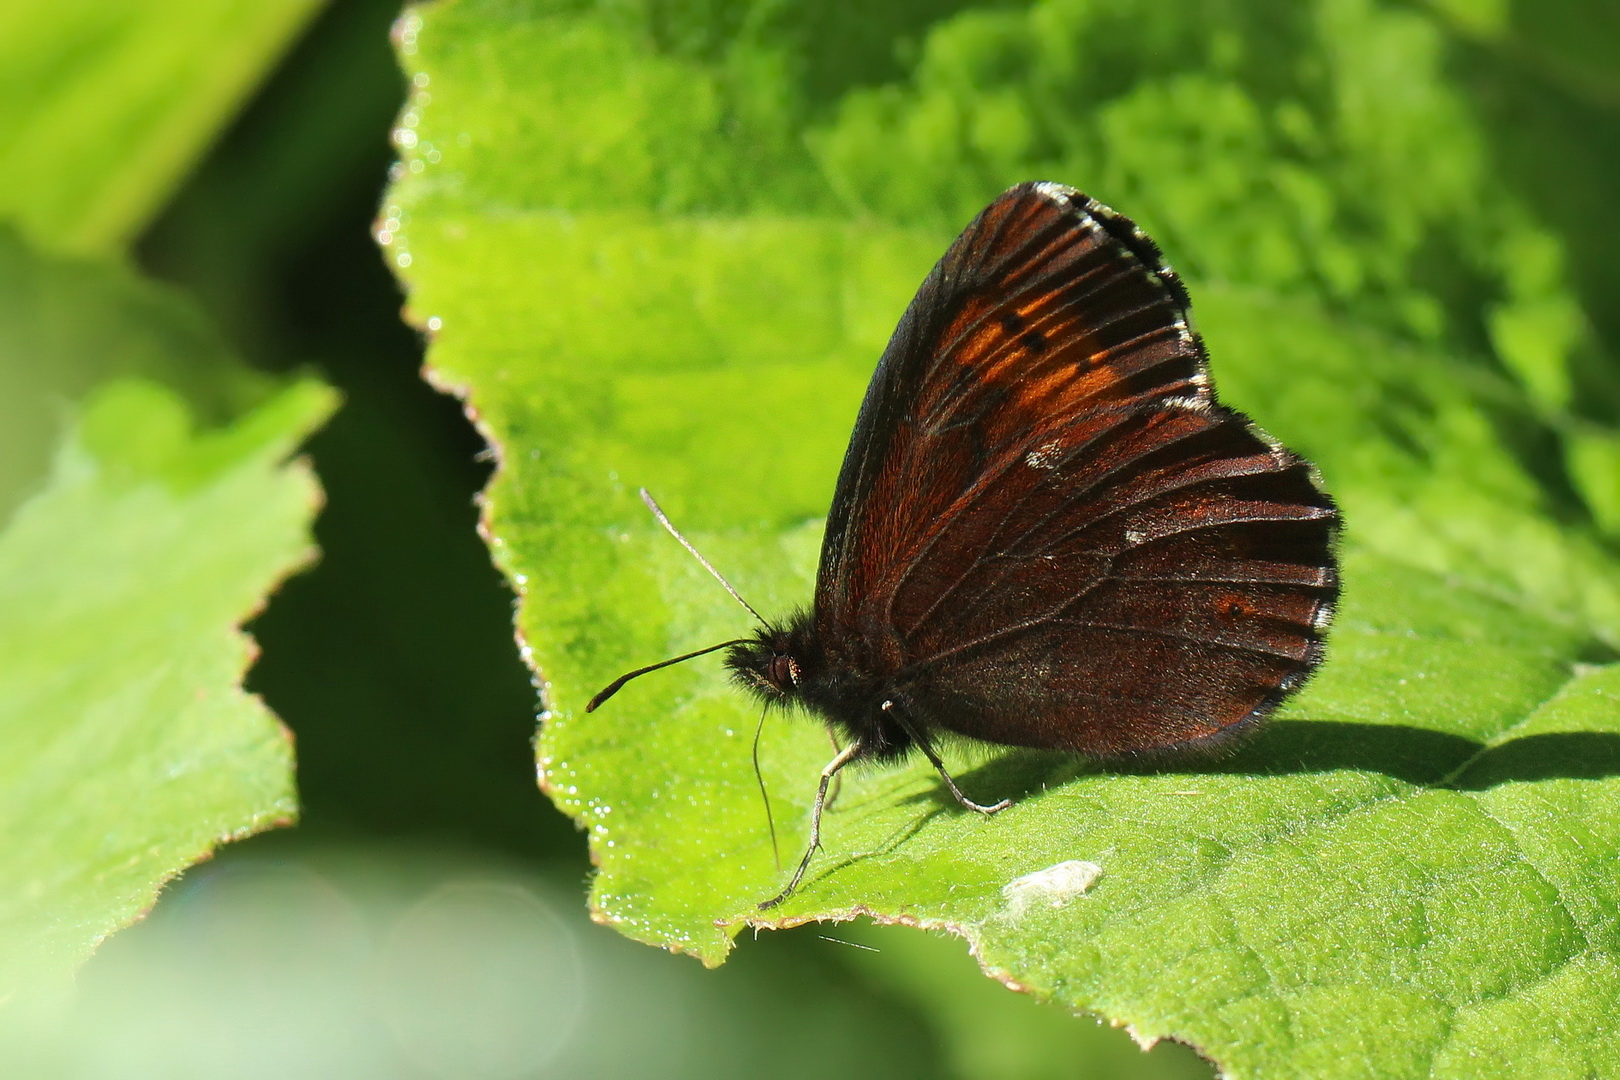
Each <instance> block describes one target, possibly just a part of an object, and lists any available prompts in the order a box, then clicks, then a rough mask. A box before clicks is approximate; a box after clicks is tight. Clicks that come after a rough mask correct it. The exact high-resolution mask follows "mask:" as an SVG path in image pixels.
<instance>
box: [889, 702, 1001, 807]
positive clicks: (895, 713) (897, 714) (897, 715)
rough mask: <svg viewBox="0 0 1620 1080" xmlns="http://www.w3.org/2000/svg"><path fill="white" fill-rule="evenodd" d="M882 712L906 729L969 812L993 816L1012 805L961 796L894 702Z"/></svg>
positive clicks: (939, 761) (926, 743) (931, 749)
mask: <svg viewBox="0 0 1620 1080" xmlns="http://www.w3.org/2000/svg"><path fill="white" fill-rule="evenodd" d="M883 711H884V712H886V713H888V714H889V715H890V716H892V717H894V719H895V720H896V721H897V722H898V723H899V724H900V726H901V727H903V728H905V729H906V734H908V735H910V736H911V741H912V742H914V743H916V744H917V746H918V748H919V749H921V750H922V752H923V753H924V754H927V755H928V760H929V761H931V762H933V763H934V769H935V770H936V771H937V772H938V773H939V775H940V779H942V780H944V781H945V786H946V787H948V788H950V789H951V794H952V795H954V796H955V797H956V801H957V802H959V803H961V804H962V805H963V806H965V807H967V808H968V809H969V810H977V811H978V812H979V813H981V814H994V813H997V812H999V811H1001V810H1005V809H1007V807H1009V806H1011V805H1012V800H1011V799H1002V800H1001V801H1000V802H998V803H995V804H993V805H991V806H981V805H980V804H978V803H976V802H974V801H973V800H972V799H970V798H968V797H967V796H966V795H964V794H962V789H961V788H959V787H957V786H956V781H955V780H953V779H951V774H950V773H949V772H947V771H946V770H945V763H944V762H943V761H941V760H940V757H939V755H938V754H936V753H935V752H934V748H933V747H932V746H930V745H929V744H928V740H927V739H924V738H923V737H922V736H921V735H919V734H918V733H917V731H916V729H914V728H913V727H912V726H911V724H909V723H908V722H907V721H906V719H905V714H904V713H902V712H901V710H899V709H897V708H896V707H895V704H894V702H892V701H885V702H884V703H883Z"/></svg>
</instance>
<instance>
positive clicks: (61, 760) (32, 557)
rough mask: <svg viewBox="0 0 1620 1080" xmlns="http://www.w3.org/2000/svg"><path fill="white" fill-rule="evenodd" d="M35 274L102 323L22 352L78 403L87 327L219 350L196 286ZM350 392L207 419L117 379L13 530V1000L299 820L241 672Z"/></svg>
mask: <svg viewBox="0 0 1620 1080" xmlns="http://www.w3.org/2000/svg"><path fill="white" fill-rule="evenodd" d="M11 254H12V255H13V256H15V255H16V253H15V252H12V253H11ZM13 266H14V268H15V266H16V263H14V264H13ZM36 269H37V268H36ZM28 281H29V283H30V285H31V286H32V288H31V290H29V292H28V295H31V296H32V297H33V298H34V299H36V300H39V301H41V304H42V307H43V308H44V309H46V310H57V311H61V312H64V313H65V309H63V308H60V307H57V306H56V305H58V304H60V303H62V302H64V301H66V300H69V299H71V300H72V301H73V303H74V307H73V309H72V315H73V317H74V318H75V319H77V320H80V321H82V322H83V323H85V324H99V325H100V333H99V334H97V333H79V332H72V331H69V330H68V328H66V327H63V326H58V327H57V329H58V330H59V331H62V332H60V333H57V334H54V335H42V336H37V337H34V338H33V339H32V340H33V343H34V344H35V345H36V346H37V349H36V350H35V351H33V352H32V353H31V354H30V355H28V356H27V357H7V363H6V372H7V374H11V373H12V371H13V370H14V368H13V367H12V364H13V363H15V362H17V361H19V360H24V359H25V360H26V361H27V362H28V363H30V364H31V365H32V370H33V371H34V372H35V374H36V381H35V383H34V388H35V389H36V390H37V389H39V384H40V383H45V382H48V379H47V378H45V377H42V376H44V375H45V374H46V373H51V372H56V373H60V374H62V375H63V376H64V381H63V385H61V386H59V387H57V388H55V392H56V393H58V394H60V395H62V396H61V397H59V398H57V399H56V401H55V402H54V404H55V405H56V407H57V410H58V412H62V411H65V410H66V408H67V400H68V395H70V394H74V393H75V391H78V390H80V389H81V387H80V386H79V385H78V381H79V380H80V379H81V378H82V377H83V376H84V375H85V373H86V371H87V370H88V369H89V367H90V366H92V360H91V359H90V358H89V357H87V356H86V355H84V354H83V353H81V352H78V351H76V348H77V347H78V346H82V345H84V344H85V343H86V342H95V341H98V340H99V341H102V342H106V341H111V340H114V339H116V338H118V337H120V336H121V335H120V334H119V333H118V332H119V331H122V332H124V333H127V335H128V344H129V347H130V348H131V349H132V350H133V353H134V355H136V356H139V355H141V353H142V350H143V349H147V348H152V349H156V348H159V347H161V343H164V342H170V343H183V344H186V345H190V346H196V345H197V344H198V343H197V341H196V339H195V338H194V337H193V334H194V332H195V331H196V326H195V325H194V323H193V322H192V321H191V320H179V321H176V320H175V319H174V318H173V317H174V315H175V313H176V302H175V301H174V299H173V298H172V297H168V296H162V295H159V296H157V297H154V295H153V294H152V292H151V290H150V289H148V288H146V287H143V286H140V285H138V284H134V283H130V282H121V281H119V280H118V279H117V278H116V276H114V277H111V278H109V277H108V276H106V274H104V273H103V272H101V271H96V270H85V271H84V272H83V273H82V274H80V275H78V276H77V277H74V276H72V275H70V274H68V273H67V271H66V268H65V267H64V266H63V265H61V264H56V265H54V266H52V267H50V268H49V269H47V270H40V271H39V272H37V273H35V274H34V275H33V276H32V277H31V278H29V279H28ZM69 286H71V287H69ZM8 299H10V297H8ZM154 301H159V302H154ZM42 324H43V325H50V320H48V319H47V320H42ZM37 325H40V324H36V326H37ZM23 336H24V337H26V336H27V335H23ZM199 352H200V349H199ZM149 358H150V357H149ZM193 358H195V359H199V360H200V359H201V357H200V355H193V356H188V355H186V354H185V353H184V352H183V351H182V352H181V353H180V354H178V355H171V356H169V357H168V360H169V361H170V366H171V371H172V372H176V373H178V372H179V371H181V370H182V369H183V368H184V366H185V363H186V361H188V360H189V359H193ZM124 359H126V360H127V359H129V357H128V356H125V357H124ZM211 359H212V360H213V362H214V364H215V365H220V366H224V365H230V364H233V363H234V361H233V360H232V359H231V358H230V357H229V356H228V355H226V354H224V353H221V352H216V353H214V354H213V355H212V357H211ZM112 366H113V367H114V369H116V367H117V365H116V364H114V365H112ZM154 366H155V367H157V368H161V367H163V365H162V364H155V365H154ZM12 389H15V387H12ZM18 396H19V397H20V396H21V395H18ZM40 396H41V397H43V391H42V392H41V395H40ZM23 404H25V405H26V404H28V402H27V400H26V399H25V400H24V402H23ZM33 404H34V405H35V406H36V407H38V405H39V404H40V402H39V401H37V400H36V401H34V402H33ZM8 405H9V406H10V407H12V408H14V407H15V405H16V400H15V399H14V398H12V397H9V396H8ZM332 405H333V400H332V394H331V392H330V391H329V390H327V389H326V388H325V387H323V386H321V385H320V384H318V383H315V382H313V381H303V382H298V383H295V384H292V385H290V386H287V387H285V388H284V389H282V390H280V392H278V393H276V394H274V395H273V396H271V397H269V398H268V399H267V400H265V401H263V403H262V404H260V405H259V406H258V407H257V408H254V409H253V410H251V411H249V412H247V413H246V414H245V415H241V416H239V417H237V418H236V419H235V420H233V421H231V422H229V423H224V424H220V425H218V426H214V427H210V428H207V429H201V430H198V429H195V428H194V426H193V424H194V422H193V419H192V415H191V407H190V406H189V405H188V403H187V402H186V400H185V399H183V398H182V397H181V396H179V394H177V393H176V391H175V390H174V389H171V388H170V387H167V386H164V385H162V384H160V383H157V382H153V381H150V380H148V379H134V378H123V379H114V380H112V381H110V382H106V381H104V382H101V383H99V385H96V386H95V388H94V389H93V390H91V391H90V393H89V396H88V399H87V400H86V401H85V402H84V403H83V404H82V406H81V407H80V408H79V409H78V410H77V413H78V415H77V420H76V422H74V423H73V424H72V425H71V429H70V431H69V433H68V434H67V436H66V438H65V439H64V440H63V442H62V444H61V445H60V447H59V449H58V450H57V453H56V457H55V463H54V466H53V467H52V468H51V470H50V473H49V476H48V479H47V480H46V481H45V483H44V485H43V487H41V488H40V489H39V490H37V491H36V492H35V493H34V494H33V495H32V496H31V497H30V498H28V499H27V500H26V501H24V502H23V503H22V505H20V506H19V507H17V508H16V510H15V512H14V513H13V514H12V516H11V518H10V520H9V522H8V523H7V524H6V526H5V528H4V529H3V531H0V739H3V741H4V744H5V746H6V754H5V756H4V760H3V762H0V838H3V841H0V879H3V880H4V881H5V882H6V883H7V887H6V889H5V890H4V895H3V897H0V1000H6V999H8V998H11V997H12V996H14V995H20V994H28V995H33V994H35V993H37V992H38V991H39V990H40V989H41V988H42V987H44V986H47V985H49V984H51V983H53V982H55V981H57V980H60V979H61V978H62V977H63V976H65V975H66V974H67V973H69V972H71V970H72V969H73V967H74V966H75V965H76V964H77V963H78V962H79V961H81V960H83V959H84V958H85V957H86V956H88V955H89V953H90V951H91V950H92V949H93V948H94V947H95V945H96V943H97V942H99V941H100V940H101V939H102V938H104V937H105V936H107V935H108V934H109V933H111V932H112V931H114V930H116V929H117V928H119V927H120V926H123V925H125V924H127V923H129V922H130V921H132V920H133V919H135V918H137V917H138V916H139V915H140V914H141V913H142V912H143V911H145V910H146V908H148V907H149V906H150V905H151V903H152V901H153V900H154V899H155V897H156V895H157V892H158V889H159V888H160V887H161V886H162V884H163V882H164V881H165V880H167V879H168V878H170V877H172V876H173V875H174V874H176V873H178V872H179V871H180V870H182V869H184V868H185V867H186V866H188V865H190V864H191V863H194V862H196V861H197V860H198V859H200V858H204V857H206V856H207V854H208V853H209V851H210V850H211V849H212V847H213V846H214V845H215V844H217V843H219V842H222V841H225V840H230V839H234V838H237V837H241V836H245V835H247V834H249V833H252V832H256V831H258V830H260V829H263V828H266V827H268V826H270V825H273V824H277V823H283V822H286V821H288V820H290V819H291V818H292V817H293V816H294V815H295V813H296V811H297V803H296V800H295V797H294V792H293V778H292V745H291V740H290V738H289V737H288V735H287V733H286V731H285V730H284V729H283V728H282V727H281V726H280V724H279V723H278V722H277V721H276V719H275V717H274V716H272V715H271V714H270V712H269V711H268V710H267V709H265V707H264V706H263V704H262V703H261V702H260V701H259V700H258V699H257V698H255V697H253V696H251V695H248V694H246V693H244V692H243V691H242V689H241V687H240V682H241V677H242V674H243V672H244V670H245V669H246V667H247V665H248V663H249V662H250V660H251V657H252V642H251V641H250V640H249V639H248V638H247V637H246V636H245V635H243V634H242V633H241V632H240V631H239V630H237V629H236V627H237V625H238V624H239V623H241V622H242V621H243V620H244V619H246V618H247V617H248V616H250V615H251V614H253V613H254V612H255V611H256V610H257V609H258V608H259V607H260V606H261V605H262V604H263V602H264V598H265V596H266V594H267V593H268V592H269V590H270V589H271V588H272V587H273V586H274V585H275V584H276V582H277V581H279V580H280V579H281V578H282V577H283V576H285V575H286V574H287V573H289V572H290V571H292V570H293V569H294V568H296V567H297V566H299V565H300V564H302V563H303V562H305V561H307V560H308V558H309V557H310V555H311V553H312V549H311V547H310V544H309V539H308V528H309V522H310V518H311V517H312V515H313V513H314V510H315V508H316V505H317V504H318V499H319V492H318V490H317V488H316V486H315V483H314V479H313V477H312V476H311V475H310V473H309V470H308V469H307V468H306V467H305V466H303V465H302V464H292V465H288V464H285V459H286V458H287V456H288V455H289V454H290V453H291V452H292V451H293V450H294V449H295V448H296V447H297V445H298V443H299V442H300V441H301V440H302V439H303V437H304V436H305V435H307V434H308V433H309V432H310V431H311V430H312V429H313V428H314V427H315V426H316V425H318V424H319V423H320V421H321V420H322V419H324V418H325V416H326V415H327V414H328V413H329V412H330V410H331V408H332ZM9 411H11V409H10V408H8V412H9Z"/></svg>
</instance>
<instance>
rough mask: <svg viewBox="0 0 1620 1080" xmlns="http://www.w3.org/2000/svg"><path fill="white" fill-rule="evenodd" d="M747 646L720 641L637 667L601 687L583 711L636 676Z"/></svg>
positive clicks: (741, 642) (741, 641)
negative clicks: (737, 646)
mask: <svg viewBox="0 0 1620 1080" xmlns="http://www.w3.org/2000/svg"><path fill="white" fill-rule="evenodd" d="M747 644H748V639H747V638H736V639H735V640H732V641H722V642H721V643H720V644H718V645H710V646H709V647H708V648H707V649H699V650H698V651H697V652H689V653H687V654H686V655H685V656H677V657H675V658H674V659H672V660H660V661H658V663H656V664H648V665H647V666H646V667H638V668H636V670H634V671H627V672H625V673H624V674H623V675H620V676H619V677H618V678H617V679H614V680H613V681H612V682H610V683H608V684H607V685H606V686H604V687H602V689H601V690H599V691H597V694H596V696H595V697H593V698H591V700H590V701H589V702H587V703H586V705H585V711H586V712H595V711H596V709H597V706H599V705H601V704H602V702H604V701H606V700H607V699H608V698H610V697H612V696H613V695H614V694H617V693H618V692H619V691H620V689H622V688H623V687H624V684H625V683H627V682H629V681H630V680H631V679H634V678H636V677H637V676H638V675H645V674H647V672H649V671H657V670H658V669H659V668H664V667H669V665H671V664H679V663H681V662H682V661H685V660H690V659H692V658H693V657H696V656H702V655H704V654H705V653H712V652H714V651H715V650H716V649H724V648H725V647H726V646H728V645H747Z"/></svg>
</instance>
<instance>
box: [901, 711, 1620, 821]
mask: <svg viewBox="0 0 1620 1080" xmlns="http://www.w3.org/2000/svg"><path fill="white" fill-rule="evenodd" d="M1338 769H1355V770H1358V771H1363V772H1379V773H1383V774H1384V775H1386V776H1391V777H1394V778H1395V779H1397V780H1401V781H1404V782H1406V783H1409V784H1417V785H1421V786H1432V787H1445V788H1451V789H1454V790H1461V791H1482V790H1485V789H1487V788H1491V787H1495V786H1497V785H1498V784H1505V783H1511V782H1514V781H1536V780H1558V779H1573V780H1600V779H1603V778H1606V777H1611V776H1620V734H1610V733H1606V732H1595V731H1570V732H1555V733H1549V734H1544V735H1526V736H1524V737H1522V738H1518V739H1511V740H1509V741H1508V742H1505V743H1503V744H1502V745H1500V746H1496V747H1492V748H1490V749H1486V747H1485V745H1484V744H1483V743H1480V742H1478V741H1476V740H1474V739H1467V738H1463V737H1462V736H1460V735H1450V734H1446V733H1445V732H1440V731H1431V730H1428V729H1426V728H1417V727H1407V726H1404V725H1399V724H1355V723H1345V722H1339V721H1330V720H1280V721H1276V722H1274V723H1271V724H1268V725H1267V726H1266V727H1264V728H1263V729H1261V731H1260V732H1259V733H1258V734H1257V735H1255V736H1254V737H1253V738H1252V739H1250V740H1249V741H1247V742H1245V743H1244V744H1243V745H1241V746H1240V747H1238V748H1237V749H1236V750H1235V751H1233V752H1232V753H1230V754H1228V755H1226V756H1224V757H1217V758H1210V759H1204V760H1195V761H1180V762H1174V761H1170V762H1166V761H1158V762H1126V763H1118V762H1115V763H1108V764H1100V763H1097V762H1094V761H1088V760H1086V759H1085V758H1083V757H1080V756H1078V755H1075V754H1068V753H1060V752H1056V751H1050V750H1022V749H1020V750H1013V751H1011V752H1009V753H1006V754H1002V755H1001V756H999V757H997V758H995V759H994V760H993V761H989V762H986V763H985V764H983V765H980V766H978V767H977V768H974V769H972V770H970V771H968V772H965V773H964V774H963V775H961V776H959V777H958V778H957V781H958V783H959V784H960V786H961V787H962V790H963V791H964V792H965V793H966V794H967V795H968V796H969V797H970V798H975V799H981V800H985V801H993V800H995V799H1001V798H1012V799H1014V800H1015V801H1016V800H1018V799H1020V798H1023V797H1025V796H1027V795H1030V794H1033V793H1035V792H1038V791H1041V790H1044V789H1047V788H1051V787H1056V786H1058V785H1060V784H1063V783H1066V782H1068V781H1069V780H1073V779H1075V778H1076V777H1079V776H1084V775H1087V774H1091V773H1103V772H1112V773H1117V774H1122V775H1132V776H1143V775H1162V774H1173V775H1195V776H1209V775H1219V776H1288V775H1296V774H1304V773H1323V772H1331V771H1334V770H1338ZM912 799H913V800H915V801H921V800H925V799H927V800H940V801H943V802H946V803H949V804H950V805H951V806H953V807H954V806H955V803H954V801H953V800H951V799H950V796H949V795H948V794H947V793H946V792H945V791H944V789H943V786H939V788H938V790H935V791H930V792H927V793H919V794H917V795H915V796H912ZM963 812H964V813H965V812H966V811H963Z"/></svg>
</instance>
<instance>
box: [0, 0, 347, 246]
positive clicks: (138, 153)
mask: <svg viewBox="0 0 1620 1080" xmlns="http://www.w3.org/2000/svg"><path fill="white" fill-rule="evenodd" d="M319 8H320V0H259V2H256V3H249V4H243V3H236V2H233V0H165V2H164V3H107V2H105V0H62V2H59V3H50V4H8V5H6V7H5V8H4V10H3V11H0V100H4V101H5V102H6V108H5V109H4V110H3V111H0V175H4V176H5V177H6V182H5V184H4V185H0V218H8V219H13V220H15V221H17V222H19V223H21V224H22V225H23V226H24V227H25V229H26V230H27V232H28V234H29V236H30V238H31V239H32V240H33V241H34V242H35V243H37V244H40V245H42V246H45V247H49V248H53V249H58V250H67V251H75V252H90V251H114V250H117V249H119V248H121V247H122V246H123V245H125V244H126V243H128V241H129V240H130V239H132V238H133V237H134V235H135V233H136V232H137V231H138V230H139V229H140V227H141V226H142V225H143V224H144V223H145V222H146V220H147V219H148V218H149V217H150V216H151V215H152V213H153V212H155V211H156V210H157V209H158V207H159V206H160V205H161V204H162V202H163V199H164V197H165V196H166V195H167V194H168V193H169V191H170V190H171V189H172V188H173V186H174V185H175V184H176V183H177V182H178V181H179V180H180V179H182V178H183V176H184V174H185V171H186V170H187V169H188V168H189V167H190V166H191V164H192V162H193V161H194V160H195V158H196V156H197V155H198V154H199V153H200V152H201V151H202V150H203V149H204V148H205V147H206V146H207V145H208V143H209V141H210V140H211V139H213V138H214V136H215V135H216V134H217V133H218V131H219V128H220V126H221V125H222V124H223V123H224V122H225V121H226V120H227V119H228V118H229V117H230V116H231V115H232V114H233V113H234V112H235V111H236V109H237V107H238V106H239V105H240V104H241V102H242V100H243V98H245V97H246V96H247V94H248V93H250V92H251V91H252V90H253V88H254V87H255V86H256V85H257V84H258V81H259V79H260V78H261V77H262V76H263V74H264V73H265V72H266V71H267V70H268V68H269V67H270V65H271V64H272V63H274V62H275V60H276V59H277V58H278V57H279V56H280V55H281V52H282V50H283V49H284V48H285V47H286V46H287V44H288V43H289V42H290V41H291V40H292V38H293V36H294V35H295V34H296V33H297V32H298V31H299V29H300V28H301V27H303V25H304V24H305V23H306V22H307V21H308V20H309V18H310V17H311V16H313V15H314V14H315V13H316V11H318V10H319Z"/></svg>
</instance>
